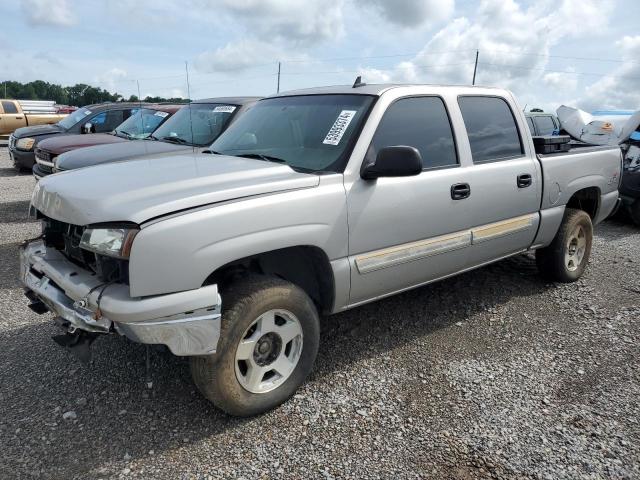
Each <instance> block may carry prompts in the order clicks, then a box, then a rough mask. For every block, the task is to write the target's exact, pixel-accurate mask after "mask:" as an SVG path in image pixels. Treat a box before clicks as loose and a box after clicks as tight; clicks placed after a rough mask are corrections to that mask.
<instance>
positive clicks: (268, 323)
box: [20, 81, 621, 416]
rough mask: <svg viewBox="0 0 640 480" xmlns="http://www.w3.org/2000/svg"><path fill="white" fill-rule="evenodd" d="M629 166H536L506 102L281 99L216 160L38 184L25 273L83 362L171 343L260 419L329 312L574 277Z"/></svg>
mask: <svg viewBox="0 0 640 480" xmlns="http://www.w3.org/2000/svg"><path fill="white" fill-rule="evenodd" d="M620 168H621V153H620V149H619V148H617V147H616V148H609V147H593V148H582V149H579V150H578V151H577V152H574V151H570V152H562V153H557V154H551V155H537V154H536V152H535V148H534V143H533V140H532V137H531V135H530V134H529V130H528V127H527V123H526V120H525V118H524V114H523V113H522V112H521V110H520V108H519V107H518V104H517V102H516V101H515V99H514V97H513V96H512V94H511V93H510V92H508V91H506V90H502V89H496V88H484V87H463V86H451V87H450V86H430V85H364V84H362V83H359V82H358V81H357V82H356V83H355V84H354V86H353V87H325V88H315V89H308V90H300V91H294V92H289V93H281V94H278V95H275V96H272V97H268V98H265V99H263V100H261V101H259V102H257V104H256V105H255V106H254V107H253V108H251V109H250V110H249V111H248V112H246V113H245V114H244V115H243V116H242V117H240V118H239V119H238V121H237V122H235V123H234V124H233V125H231V127H229V129H227V131H226V132H225V133H224V134H222V135H221V136H220V137H219V138H218V139H217V140H216V141H215V142H214V143H213V144H212V145H211V148H210V151H209V153H185V152H180V153H177V154H175V155H172V156H167V157H164V158H157V159H155V160H154V161H153V168H150V161H149V160H138V161H130V162H121V163H114V164H109V165H101V166H97V167H94V168H85V169H79V170H76V171H74V172H64V173H61V174H58V175H52V176H50V177H47V178H45V179H43V180H41V181H40V182H39V183H38V185H37V186H36V188H35V190H34V193H33V197H32V201H31V207H30V212H31V215H32V216H34V217H36V218H39V219H41V220H42V224H43V235H42V236H41V237H40V238H38V239H34V240H31V241H28V242H25V244H24V245H23V246H22V247H21V253H20V255H21V259H20V264H21V274H20V275H21V279H22V282H23V283H24V286H25V288H26V295H27V297H28V298H29V299H30V300H31V302H32V303H31V304H30V308H31V309H32V310H34V311H36V312H44V311H45V310H50V311H52V312H53V313H54V315H55V316H56V317H57V322H58V323H59V325H61V326H62V327H63V328H64V330H65V332H66V333H65V334H64V335H65V336H64V337H63V338H59V339H58V341H59V342H60V343H62V344H65V345H67V346H69V347H70V348H71V349H72V351H77V352H78V353H81V352H82V353H83V354H85V355H86V352H87V350H88V345H89V344H90V343H91V342H92V341H93V340H94V339H95V338H96V337H98V336H100V335H103V334H108V333H118V334H120V335H124V336H126V337H128V338H129V339H131V340H134V341H136V342H141V343H145V344H164V345H166V346H167V347H168V348H169V349H170V350H171V351H172V352H173V353H174V354H176V355H183V356H189V357H191V359H190V361H191V372H192V375H193V379H194V381H195V383H196V385H197V386H198V388H199V389H200V391H201V392H202V394H203V395H204V396H205V397H206V398H208V399H209V400H211V401H212V402H213V403H214V404H215V405H217V406H218V407H219V408H221V409H223V410H224V411H226V412H228V413H229V414H232V415H240V416H247V415H254V414H258V413H261V412H264V411H267V410H269V409H271V408H274V407H276V406H277V405H279V404H281V403H282V402H284V401H285V400H287V399H288V398H289V397H290V396H291V395H293V394H294V392H295V391H296V389H297V388H298V387H299V386H300V385H301V384H302V383H303V382H304V380H305V378H306V377H307V376H308V374H309V373H310V371H311V369H312V366H313V363H314V361H315V357H316V353H317V350H318V345H319V332H320V327H319V315H320V314H332V313H337V312H341V311H344V310H346V309H349V308H352V307H356V306H359V305H362V304H365V303H368V302H372V301H375V300H379V299H381V298H383V297H386V296H389V295H393V294H396V293H399V292H402V291H405V290H408V289H411V288H415V287H418V286H421V285H425V284H428V283H431V282H434V281H437V280H440V279H443V278H446V277H449V276H452V275H455V274H458V273H461V272H464V271H468V270H471V269H474V268H477V267H481V266H483V265H487V264H489V263H491V262H495V261H497V260H500V259H503V258H507V257H510V256H512V255H516V254H520V253H523V252H527V251H531V250H535V251H536V260H537V264H538V266H539V269H540V272H541V273H542V274H543V275H544V276H545V277H547V278H549V279H552V280H556V281H560V282H573V281H576V280H577V279H579V278H580V277H581V275H582V274H583V272H584V271H585V268H586V267H587V263H588V260H589V256H590V253H591V245H592V234H593V226H594V225H596V224H598V223H599V222H600V221H601V220H603V219H604V218H606V217H607V216H608V215H609V213H610V212H611V211H612V210H613V209H614V208H615V206H616V205H617V202H618V191H617V189H618V184H619V180H620Z"/></svg>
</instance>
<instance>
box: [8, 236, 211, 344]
mask: <svg viewBox="0 0 640 480" xmlns="http://www.w3.org/2000/svg"><path fill="white" fill-rule="evenodd" d="M20 279H21V281H22V283H23V284H24V286H25V287H26V289H27V291H28V292H29V291H30V292H33V294H35V296H36V297H37V298H38V299H40V300H41V301H42V302H43V303H44V304H45V305H46V306H47V307H48V308H49V310H51V311H52V312H54V313H55V314H56V315H58V316H59V317H61V318H63V319H64V320H67V321H68V322H69V324H70V327H69V328H70V330H71V331H75V330H83V331H87V332H96V333H109V332H111V331H113V330H115V331H116V332H118V333H120V334H121V335H125V336H127V337H128V338H130V339H131V340H133V341H136V342H140V343H148V344H163V345H166V346H167V347H169V349H170V350H171V351H172V352H173V353H174V354H175V355H184V356H191V355H207V354H211V353H215V351H216V347H217V344H218V339H219V337H220V318H221V313H220V311H221V299H220V295H219V294H218V288H217V286H216V285H208V286H206V287H201V288H198V289H195V290H188V291H184V292H178V293H170V294H166V295H157V296H153V297H145V298H131V297H130V296H129V287H128V286H126V285H121V284H111V285H108V286H106V287H103V286H101V285H102V283H101V282H100V280H98V279H97V278H96V277H95V275H92V274H91V273H90V272H88V271H86V270H83V269H82V268H80V267H78V266H76V265H75V264H73V263H72V262H70V261H69V260H67V259H66V258H65V257H64V256H63V255H62V254H61V253H60V252H58V251H56V250H53V249H47V248H46V247H45V246H44V243H43V242H42V240H35V241H31V242H29V243H26V244H25V245H23V246H22V247H21V249H20ZM103 289H104V290H103ZM101 291H103V293H102V298H101V300H100V315H96V311H97V310H98V307H97V299H98V296H99V295H100V292H101ZM112 327H113V328H112Z"/></svg>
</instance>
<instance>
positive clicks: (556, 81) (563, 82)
mask: <svg viewBox="0 0 640 480" xmlns="http://www.w3.org/2000/svg"><path fill="white" fill-rule="evenodd" d="M573 71H574V69H573V68H567V70H566V72H573ZM542 81H543V82H544V84H545V85H546V86H547V87H549V88H552V89H554V90H561V91H565V92H573V91H575V89H576V88H577V87H578V77H577V76H576V75H575V74H573V73H565V72H549V73H545V74H544V76H543V77H542Z"/></svg>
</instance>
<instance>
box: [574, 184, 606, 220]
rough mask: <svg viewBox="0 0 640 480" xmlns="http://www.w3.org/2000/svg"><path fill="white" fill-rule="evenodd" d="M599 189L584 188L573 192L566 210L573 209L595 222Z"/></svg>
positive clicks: (598, 205) (599, 195) (598, 203)
mask: <svg viewBox="0 0 640 480" xmlns="http://www.w3.org/2000/svg"><path fill="white" fill-rule="evenodd" d="M600 197H601V193H600V188H598V187H586V188H581V189H580V190H577V191H575V192H574V193H573V194H572V195H571V197H570V198H569V200H568V201H567V204H566V208H575V209H577V210H582V211H584V212H586V213H587V214H588V215H589V216H590V217H591V220H592V221H593V220H595V219H596V218H597V216H598V212H599V210H600Z"/></svg>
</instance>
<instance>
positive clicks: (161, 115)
mask: <svg viewBox="0 0 640 480" xmlns="http://www.w3.org/2000/svg"><path fill="white" fill-rule="evenodd" d="M155 115H156V117H162V118H164V117H166V116H167V115H169V114H168V113H167V112H156V113H155Z"/></svg>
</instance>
